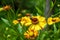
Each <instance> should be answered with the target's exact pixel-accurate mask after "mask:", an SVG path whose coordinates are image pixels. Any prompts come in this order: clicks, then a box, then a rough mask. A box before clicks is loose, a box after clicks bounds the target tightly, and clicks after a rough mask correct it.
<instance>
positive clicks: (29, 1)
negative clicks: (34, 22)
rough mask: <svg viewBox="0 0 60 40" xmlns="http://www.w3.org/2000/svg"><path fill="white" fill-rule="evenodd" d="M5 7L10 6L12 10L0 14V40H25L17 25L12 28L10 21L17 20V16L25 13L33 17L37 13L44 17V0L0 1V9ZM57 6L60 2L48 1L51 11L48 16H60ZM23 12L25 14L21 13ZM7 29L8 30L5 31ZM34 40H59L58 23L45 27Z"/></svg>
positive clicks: (59, 24) (59, 0) (59, 7)
mask: <svg viewBox="0 0 60 40" xmlns="http://www.w3.org/2000/svg"><path fill="white" fill-rule="evenodd" d="M54 2H55V1H54ZM5 5H11V7H12V8H11V9H10V10H7V11H1V12H0V40H27V39H24V38H22V37H23V36H22V35H21V33H19V32H21V29H20V31H18V26H19V25H18V26H17V25H15V26H14V25H13V24H12V21H13V20H14V19H17V18H18V17H17V14H19V13H21V14H22V16H24V15H25V14H26V13H31V14H33V15H36V14H37V13H38V14H39V15H42V16H44V11H45V5H46V0H0V7H2V6H5ZM58 5H60V0H56V2H55V4H54V3H53V1H52V0H50V10H51V11H50V13H49V14H52V15H51V16H54V17H55V16H59V15H60V6H58ZM24 10H25V11H26V12H23V11H24ZM3 18H4V19H3ZM5 19H7V20H8V21H9V22H8V21H7V20H5ZM3 20H5V21H6V22H5V21H3ZM7 24H8V25H7ZM9 25H12V26H9ZM7 28H8V30H6V29H7ZM36 40H60V23H56V24H55V25H51V26H48V27H46V28H45V29H44V30H42V31H41V33H40V35H39V36H38V37H37V39H36Z"/></svg>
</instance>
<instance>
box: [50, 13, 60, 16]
mask: <svg viewBox="0 0 60 40" xmlns="http://www.w3.org/2000/svg"><path fill="white" fill-rule="evenodd" d="M58 14H60V12H59V13H56V14H55V15H51V17H55V16H57V15H58Z"/></svg>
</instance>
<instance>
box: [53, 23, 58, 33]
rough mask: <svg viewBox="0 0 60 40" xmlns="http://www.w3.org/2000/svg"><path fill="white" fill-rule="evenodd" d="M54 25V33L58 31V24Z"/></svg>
mask: <svg viewBox="0 0 60 40" xmlns="http://www.w3.org/2000/svg"><path fill="white" fill-rule="evenodd" d="M53 27H54V33H56V31H57V28H56V25H55V24H53Z"/></svg>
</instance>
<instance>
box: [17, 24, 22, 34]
mask: <svg viewBox="0 0 60 40" xmlns="http://www.w3.org/2000/svg"><path fill="white" fill-rule="evenodd" d="M18 31H19V33H20V34H22V26H21V25H20V24H18Z"/></svg>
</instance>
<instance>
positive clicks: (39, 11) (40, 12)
mask: <svg viewBox="0 0 60 40" xmlns="http://www.w3.org/2000/svg"><path fill="white" fill-rule="evenodd" d="M35 8H36V10H37V11H38V13H39V14H41V15H43V12H42V11H41V10H40V9H39V8H38V7H35Z"/></svg>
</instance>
